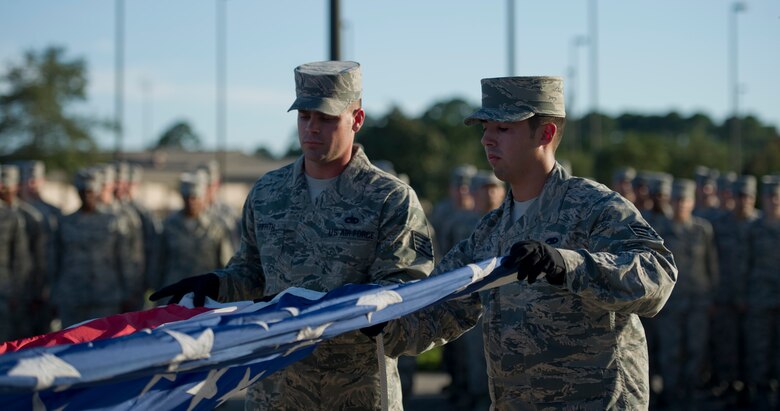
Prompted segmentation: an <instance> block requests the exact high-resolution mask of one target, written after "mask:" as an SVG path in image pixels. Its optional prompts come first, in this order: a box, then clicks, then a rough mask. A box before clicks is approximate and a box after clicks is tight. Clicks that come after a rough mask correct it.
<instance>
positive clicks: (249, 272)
mask: <svg viewBox="0 0 780 411" xmlns="http://www.w3.org/2000/svg"><path fill="white" fill-rule="evenodd" d="M255 193H256V190H254V189H253V190H252V191H251V192H250V193H249V195H248V196H247V199H246V202H244V209H243V213H242V219H241V226H240V230H241V242H240V244H239V246H238V250H237V251H236V253H235V254H234V255H233V257H232V258H231V259H230V261H229V262H228V264H227V266H226V267H225V268H222V269H219V270H215V274H217V275H218V276H219V299H220V301H223V302H224V301H240V300H249V299H253V298H259V297H262V296H263V293H264V290H265V276H264V273H263V266H262V264H261V261H260V253H259V251H258V249H257V240H256V236H255V210H254V207H253V205H254V201H252V199H253V198H254V195H255Z"/></svg>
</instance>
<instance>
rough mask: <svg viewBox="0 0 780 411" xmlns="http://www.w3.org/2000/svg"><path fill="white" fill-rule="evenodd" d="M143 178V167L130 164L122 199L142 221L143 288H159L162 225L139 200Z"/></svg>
mask: <svg viewBox="0 0 780 411" xmlns="http://www.w3.org/2000/svg"><path fill="white" fill-rule="evenodd" d="M142 179H143V168H142V167H141V166H139V165H131V166H129V175H128V181H127V189H126V191H125V192H124V194H123V196H122V198H121V201H122V202H123V203H124V204H125V206H126V207H129V208H130V209H131V210H133V211H135V214H136V215H138V218H139V219H140V221H141V230H142V232H143V236H142V240H143V250H144V252H143V254H144V262H145V263H146V264H145V268H144V274H145V275H144V287H143V289H144V290H146V289H154V288H157V287H158V286H159V285H160V284H155V283H154V280H155V278H158V277H159V275H160V274H159V273H160V271H159V270H160V269H159V266H158V264H159V262H160V257H159V247H158V245H159V243H160V232H161V231H162V226H161V224H160V221H159V219H158V218H157V217H156V216H155V215H154V214H153V213H152V212H150V211H149V209H147V208H146V207H144V206H143V204H141V203H140V202H139V201H138V198H137V197H138V188H139V187H140V185H141V180H142Z"/></svg>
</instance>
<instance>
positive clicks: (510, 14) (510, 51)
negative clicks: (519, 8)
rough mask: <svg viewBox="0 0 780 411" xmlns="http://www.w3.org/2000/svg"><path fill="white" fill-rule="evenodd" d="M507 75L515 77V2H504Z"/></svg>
mask: <svg viewBox="0 0 780 411" xmlns="http://www.w3.org/2000/svg"><path fill="white" fill-rule="evenodd" d="M506 27H507V29H506V34H507V42H506V47H507V49H506V56H507V58H506V60H507V75H508V76H514V75H515V0H506Z"/></svg>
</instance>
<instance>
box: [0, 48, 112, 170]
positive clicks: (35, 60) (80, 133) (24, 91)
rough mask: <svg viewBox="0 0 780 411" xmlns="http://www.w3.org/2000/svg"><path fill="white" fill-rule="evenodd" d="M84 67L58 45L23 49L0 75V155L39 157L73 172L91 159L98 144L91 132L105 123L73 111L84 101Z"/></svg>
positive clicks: (106, 125) (91, 160) (82, 61)
mask: <svg viewBox="0 0 780 411" xmlns="http://www.w3.org/2000/svg"><path fill="white" fill-rule="evenodd" d="M86 86H87V69H86V63H85V61H84V60H83V59H81V58H69V57H66V55H65V50H64V49H63V48H61V47H49V48H47V49H45V50H43V51H41V52H36V51H28V52H26V53H25V55H24V58H23V61H22V62H21V63H18V64H14V63H12V64H10V65H9V66H8V67H7V68H6V70H5V71H4V72H3V73H2V75H1V76H0V90H2V92H0V155H2V156H3V157H4V158H6V159H40V160H43V161H44V162H46V163H47V165H48V166H49V167H52V168H59V169H64V170H67V171H73V170H75V169H76V168H78V167H81V166H83V165H85V164H88V163H91V162H94V161H95V160H96V159H97V157H98V156H99V153H98V147H97V144H96V143H95V141H94V139H93V138H92V136H91V134H90V131H91V130H92V129H93V128H95V127H108V126H109V123H108V122H106V121H98V120H96V119H94V118H91V117H86V116H83V115H77V114H74V113H73V112H72V111H71V108H72V107H73V105H74V104H75V103H78V102H81V101H84V100H85V99H86V93H85V90H86Z"/></svg>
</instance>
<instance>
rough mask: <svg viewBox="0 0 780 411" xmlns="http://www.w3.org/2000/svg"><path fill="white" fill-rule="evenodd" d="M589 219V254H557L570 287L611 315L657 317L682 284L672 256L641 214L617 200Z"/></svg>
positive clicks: (610, 200) (601, 205) (609, 200)
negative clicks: (630, 314) (678, 279)
mask: <svg viewBox="0 0 780 411" xmlns="http://www.w3.org/2000/svg"><path fill="white" fill-rule="evenodd" d="M590 215H592V216H593V217H592V219H591V220H590V221H589V224H591V228H590V231H589V236H588V239H587V249H578V250H565V249H558V251H560V252H561V255H563V257H564V260H565V261H566V271H567V272H566V282H565V286H566V287H567V288H568V289H569V290H570V291H571V292H573V293H575V294H577V295H579V296H580V297H582V298H583V299H585V300H587V301H589V302H592V303H593V304H595V305H596V306H599V307H601V308H602V309H604V310H606V311H614V312H621V313H634V314H638V315H641V316H646V317H652V316H654V315H655V314H657V313H658V311H660V310H661V308H662V307H663V306H664V304H665V303H666V300H667V299H668V298H669V295H670V294H671V292H672V288H673V287H674V284H675V282H676V281H677V268H676V267H675V265H674V259H673V257H672V254H671V252H670V251H669V250H668V249H666V247H664V245H663V240H662V239H661V237H659V236H658V234H657V233H656V232H655V230H653V228H652V227H650V225H649V224H648V223H647V222H646V221H645V220H644V219H643V218H642V217H641V216H640V215H639V213H638V212H637V211H636V209H634V208H633V207H632V206H630V205H629V204H627V203H624V202H622V201H620V200H619V199H616V198H615V197H614V196H609V197H607V199H606V200H605V201H601V202H598V203H597V204H596V205H595V206H594V208H593V209H592V210H591V213H590Z"/></svg>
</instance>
